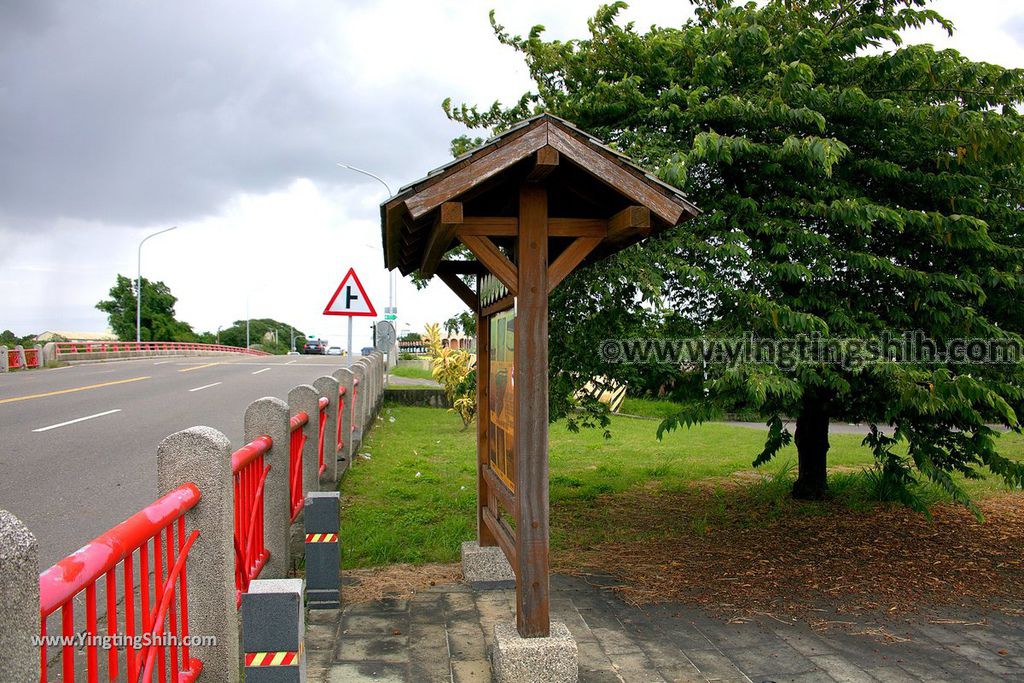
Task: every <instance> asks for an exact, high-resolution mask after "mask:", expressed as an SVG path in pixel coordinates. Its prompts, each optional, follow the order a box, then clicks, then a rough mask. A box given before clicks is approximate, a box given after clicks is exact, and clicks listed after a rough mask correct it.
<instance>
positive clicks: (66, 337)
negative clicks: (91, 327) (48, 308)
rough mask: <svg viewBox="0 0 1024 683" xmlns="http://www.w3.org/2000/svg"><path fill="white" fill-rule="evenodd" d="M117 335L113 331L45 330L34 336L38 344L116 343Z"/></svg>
mask: <svg viewBox="0 0 1024 683" xmlns="http://www.w3.org/2000/svg"><path fill="white" fill-rule="evenodd" d="M117 340H118V339H117V335H116V334H114V331H113V330H109V329H108V330H106V331H104V332H70V331H68V330H47V331H46V332H43V333H42V334H39V335H36V341H38V342H51V341H117Z"/></svg>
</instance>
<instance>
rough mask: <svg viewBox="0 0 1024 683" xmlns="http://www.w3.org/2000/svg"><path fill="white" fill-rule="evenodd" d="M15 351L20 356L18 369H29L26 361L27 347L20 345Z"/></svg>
mask: <svg viewBox="0 0 1024 683" xmlns="http://www.w3.org/2000/svg"><path fill="white" fill-rule="evenodd" d="M14 351H15V352H16V353H17V354H18V361H17V363H18V369H19V370H24V369H25V368H27V367H28V362H27V361H26V360H25V347H24V346H22V345H21V344H18V345H17V346H15V347H14Z"/></svg>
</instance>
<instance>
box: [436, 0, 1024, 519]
mask: <svg viewBox="0 0 1024 683" xmlns="http://www.w3.org/2000/svg"><path fill="white" fill-rule="evenodd" d="M693 4H694V7H695V18H694V19H693V20H691V21H688V22H687V23H686V24H684V25H683V26H681V27H671V28H670V27H651V28H650V29H649V30H647V31H643V32H641V31H638V30H637V29H636V27H635V26H633V25H632V24H625V25H623V24H622V23H621V22H620V21H619V14H620V12H621V10H622V9H624V8H625V7H626V5H625V3H622V2H616V3H613V4H610V5H607V6H602V7H601V8H600V9H598V11H597V13H596V14H595V16H594V17H593V18H592V19H591V20H590V21H589V29H590V36H589V37H588V38H585V39H582V40H570V41H559V40H545V39H544V36H543V31H544V29H543V27H541V26H537V27H534V28H533V29H532V30H531V31H530V33H529V34H528V35H527V36H525V37H522V36H517V35H511V34H509V33H508V32H507V31H506V30H505V28H504V27H502V26H501V25H500V24H498V23H497V22H496V20H495V18H494V15H493V13H492V15H491V23H492V26H493V28H494V31H495V34H496V36H497V39H498V40H499V41H500V42H501V43H503V44H505V45H507V46H509V47H511V48H513V49H514V50H516V51H518V52H519V53H521V54H522V56H523V58H524V59H525V62H526V65H527V66H528V68H529V71H530V75H531V76H532V78H533V81H534V84H535V88H534V89H533V90H532V91H531V92H528V93H526V94H525V95H524V96H523V97H522V98H521V99H520V100H519V101H518V102H516V103H514V104H512V105H511V106H503V105H501V104H500V103H495V104H494V105H493V106H491V107H490V108H487V109H485V110H480V109H478V108H477V107H473V106H466V105H461V106H458V107H453V106H452V105H451V103H450V101H446V102H445V105H444V106H445V110H446V112H447V113H448V115H449V116H450V117H451V118H453V119H454V120H456V121H460V122H462V123H464V124H466V125H467V126H469V127H470V128H483V129H492V130H495V131H500V130H502V129H504V128H506V127H508V126H510V125H511V124H512V123H514V122H516V121H518V120H520V119H522V118H524V117H526V116H529V115H532V114H534V113H537V112H539V111H548V112H550V113H552V114H555V115H558V116H562V117H565V118H567V119H569V120H571V121H573V122H574V123H576V124H577V125H579V126H580V127H582V128H583V129H584V130H587V131H588V132H591V133H592V134H594V135H596V136H597V137H599V138H601V139H603V140H604V141H606V142H608V143H610V144H612V145H613V146H615V147H617V148H619V149H621V150H622V151H623V152H625V153H626V154H628V155H630V156H631V157H632V158H633V159H634V160H636V161H637V162H638V163H640V164H642V165H644V166H646V167H647V168H649V169H650V170H651V171H652V172H654V173H656V174H657V175H658V176H659V177H660V178H662V179H664V180H665V181H667V182H669V183H672V184H674V185H676V186H678V187H680V188H682V189H684V190H685V191H686V192H687V193H688V194H689V196H690V198H691V199H692V200H693V201H694V203H695V204H696V205H697V206H698V207H699V208H700V209H701V210H702V211H703V214H702V215H701V216H700V217H698V218H696V219H694V220H692V221H690V222H688V223H686V224H685V225H683V226H681V227H679V228H676V229H675V230H673V231H670V232H669V233H666V234H664V235H662V236H659V237H658V238H655V239H651V240H648V241H647V242H645V243H642V244H641V245H638V246H636V247H633V248H631V249H628V250H625V251H623V252H621V253H620V254H618V255H616V256H615V257H613V258H611V259H608V260H606V261H604V262H602V263H599V264H596V265H594V266H592V267H590V268H587V269H584V270H582V271H579V272H578V273H576V274H574V275H573V276H570V277H569V278H568V279H567V280H566V281H565V282H564V283H563V284H562V285H561V286H560V287H559V288H558V289H557V290H556V292H555V294H554V295H553V298H552V302H551V329H552V330H555V329H558V330H559V333H558V334H554V333H552V335H551V338H550V345H551V374H552V376H551V390H552V415H553V416H558V415H560V414H564V413H565V411H566V410H567V409H568V408H570V407H571V405H572V401H571V400H570V399H569V398H568V397H570V396H571V395H572V391H573V389H574V388H575V386H576V385H577V384H579V382H581V381H585V379H586V378H588V377H592V376H597V375H605V376H608V377H614V378H617V379H624V380H628V381H634V382H635V381H637V380H639V379H640V378H642V377H643V376H645V375H646V376H647V379H648V380H650V379H651V375H652V374H653V375H655V378H657V377H659V376H660V377H661V379H662V381H663V382H664V383H667V384H672V383H676V384H677V385H679V386H685V387H690V388H691V389H692V394H691V396H692V398H694V399H696V400H694V401H693V402H692V403H691V406H692V407H691V408H689V409H687V410H684V411H683V412H681V413H680V414H679V415H678V416H676V417H674V418H671V419H669V420H667V421H666V422H665V423H663V424H662V427H661V429H660V430H659V434H660V433H662V431H664V430H671V429H673V428H675V427H676V426H678V425H680V424H691V423H693V422H695V421H700V420H705V419H709V418H711V417H714V416H716V415H718V414H721V412H722V411H724V410H727V409H729V408H730V407H735V406H744V407H748V408H752V409H754V410H757V411H758V412H760V413H761V414H762V415H763V416H764V417H765V419H767V422H768V425H769V427H770V429H769V432H768V438H767V440H766V443H765V448H764V450H763V452H762V453H760V454H758V455H756V459H755V464H760V463H762V462H765V461H766V460H768V459H770V458H771V457H772V456H773V455H774V454H775V453H777V452H778V451H779V450H780V449H781V448H782V447H783V446H784V445H786V444H788V443H789V442H790V441H791V439H792V435H791V434H790V432H789V430H788V428H787V427H786V426H785V425H784V423H783V420H782V418H783V417H784V416H792V417H795V418H796V419H797V424H796V445H797V449H798V453H799V459H800V467H799V478H798V480H797V483H796V485H795V487H794V495H797V496H800V497H811V498H813V497H821V496H822V495H824V494H825V493H826V491H827V483H826V479H825V458H826V453H827V450H828V424H829V420H834V419H842V420H851V421H864V422H867V423H869V424H870V425H871V433H870V435H869V436H868V437H867V439H866V440H865V443H866V444H867V445H868V446H870V447H871V448H872V449H873V452H874V454H875V457H876V460H877V465H878V467H879V469H880V470H881V471H882V472H883V473H884V475H885V476H886V477H887V478H888V479H889V480H890V482H891V483H892V485H893V488H894V490H895V491H896V492H897V494H896V496H897V497H899V498H901V499H903V500H904V501H905V502H907V503H909V504H912V505H914V504H916V499H915V498H914V497H913V495H912V493H911V486H910V485H911V484H912V483H913V482H915V481H916V479H917V477H918V476H919V475H921V474H923V475H924V476H925V477H926V478H927V479H929V480H931V481H933V482H935V483H937V484H938V485H940V486H942V487H943V488H944V489H945V490H946V491H947V492H948V493H949V494H950V495H951V496H952V497H953V498H954V499H956V500H958V501H960V502H963V503H965V504H967V505H970V501H969V500H968V499H967V497H966V495H965V494H964V493H963V491H962V489H961V488H960V487H959V486H958V485H957V484H956V482H955V479H954V478H953V477H951V473H955V472H959V473H960V474H962V475H965V476H967V477H974V476H979V475H980V470H979V468H982V467H985V468H988V469H989V470H991V471H992V472H995V473H996V474H998V475H999V476H1001V477H1003V478H1004V479H1005V480H1006V481H1007V482H1008V483H1010V484H1012V485H1016V486H1021V485H1024V466H1022V465H1021V464H1020V463H1016V462H1012V461H1009V460H1007V459H1006V458H1003V457H1002V456H1000V455H999V453H998V451H997V448H996V445H997V439H998V437H997V432H996V430H995V429H994V428H993V427H992V426H991V425H1002V426H1003V427H1005V428H1009V429H1013V430H1015V431H1020V429H1021V426H1020V422H1019V416H1020V415H1021V411H1022V409H1024V366H1022V364H1021V363H1020V362H1017V363H1011V364H1007V363H1002V364H998V363H981V362H973V363H964V362H957V363H953V362H944V361H941V360H940V361H931V362H925V361H922V360H920V359H918V358H910V359H907V358H895V357H894V356H892V355H891V354H883V355H882V356H881V357H879V358H876V359H874V360H873V361H872V362H868V363H864V364H860V365H857V364H854V365H847V364H842V363H831V362H817V361H807V362H800V363H797V364H795V365H794V366H793V367H784V366H782V365H780V364H778V363H772V362H761V361H759V360H757V359H755V360H749V359H747V360H744V361H743V362H738V363H735V364H732V365H727V366H726V365H715V364H705V363H700V364H698V365H697V366H696V367H695V366H693V365H692V364H691V365H685V364H684V365H683V366H680V365H679V364H677V363H661V364H656V365H648V366H641V365H630V366H627V365H622V364H614V363H608V362H606V361H604V360H602V358H601V357H600V354H599V353H598V344H599V342H600V340H602V339H607V338H626V337H646V338H658V337H660V338H669V337H679V336H692V335H695V334H699V335H702V336H705V337H707V336H716V337H748V338H750V337H753V338H756V339H768V340H772V339H774V340H788V339H797V338H801V337H802V336H803V337H812V338H814V339H823V340H826V341H829V342H836V343H837V344H838V345H839V346H840V347H843V344H844V343H845V342H844V341H843V340H850V339H857V340H870V339H876V338H880V337H882V336H883V335H885V334H888V333H897V334H902V333H904V332H907V331H919V332H920V334H921V335H923V336H924V337H926V338H928V339H930V340H934V342H935V343H936V344H937V347H938V348H939V349H940V350H945V349H948V348H950V345H951V344H953V343H955V341H954V340H960V339H984V340H1001V341H1003V342H1008V343H1016V344H1019V343H1021V333H1022V332H1024V306H1022V302H1024V297H1022V292H1024V213H1022V212H1021V209H1022V198H1024V177H1022V159H1024V135H1022V133H1024V127H1022V118H1021V114H1020V113H1019V111H1018V108H1019V107H1020V105H1021V103H1022V101H1024V71H1022V70H1020V69H1008V68H1004V67H1001V66H998V65H994V64H987V63H981V62H974V61H971V60H970V59H968V58H967V57H965V56H964V55H962V54H960V53H959V52H957V51H956V50H951V49H947V50H937V49H935V48H934V47H933V46H931V45H926V44H916V45H915V44H906V43H905V42H904V38H903V35H904V34H905V33H906V32H907V31H908V30H910V29H914V28H918V27H922V26H925V25H928V24H934V25H938V26H941V27H943V28H944V29H946V30H947V31H950V32H952V31H953V27H952V25H951V24H950V22H948V21H947V20H946V19H945V18H943V17H942V16H940V15H939V14H938V13H936V12H935V11H933V10H932V9H930V7H929V4H930V3H929V2H928V0H808V1H806V2H796V1H795V0H786V1H783V0H770V1H769V2H766V3H762V4H760V5H758V4H755V3H738V2H735V1H734V0H699V1H697V0H695V1H694V3H693ZM471 142H472V141H471V140H469V138H467V137H463V138H460V139H459V140H456V142H455V143H453V149H462V148H464V147H465V146H466V145H468V144H470V143H471ZM843 348H846V347H843ZM889 424H891V425H894V427H895V431H894V432H889V433H888V435H887V433H884V432H883V430H882V429H880V427H881V426H883V425H889Z"/></svg>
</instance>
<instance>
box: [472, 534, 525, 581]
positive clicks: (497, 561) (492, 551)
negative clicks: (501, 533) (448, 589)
mask: <svg viewBox="0 0 1024 683" xmlns="http://www.w3.org/2000/svg"><path fill="white" fill-rule="evenodd" d="M462 578H463V579H464V580H465V581H466V583H468V584H469V585H471V586H473V587H474V588H509V587H512V586H515V583H516V575H515V572H513V571H512V565H510V564H509V563H508V560H507V559H505V553H503V552H501V548H499V547H497V546H485V547H483V548H481V547H480V544H479V543H477V542H476V541H466V542H465V543H463V544H462Z"/></svg>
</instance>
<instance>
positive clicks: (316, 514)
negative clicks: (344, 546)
mask: <svg viewBox="0 0 1024 683" xmlns="http://www.w3.org/2000/svg"><path fill="white" fill-rule="evenodd" d="M339 511H340V494H339V493H338V492H337V491H318V492H316V493H310V494H309V495H308V496H306V506H305V508H304V510H303V514H304V516H303V522H304V523H305V527H306V594H307V595H308V596H309V608H310V609H334V608H337V607H341V578H340V575H339V573H340V571H341V545H340V542H339V539H338V532H339V526H340V519H339Z"/></svg>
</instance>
